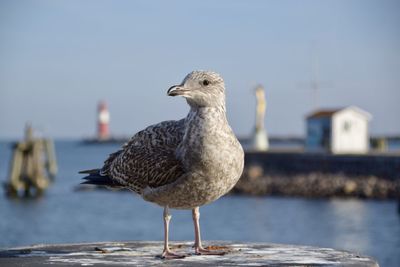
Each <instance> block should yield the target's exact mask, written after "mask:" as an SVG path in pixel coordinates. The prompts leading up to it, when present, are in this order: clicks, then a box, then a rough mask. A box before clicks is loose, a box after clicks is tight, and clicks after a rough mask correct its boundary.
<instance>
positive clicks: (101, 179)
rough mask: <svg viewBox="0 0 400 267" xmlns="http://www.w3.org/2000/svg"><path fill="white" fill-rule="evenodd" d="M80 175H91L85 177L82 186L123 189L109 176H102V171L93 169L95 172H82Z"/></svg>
mask: <svg viewBox="0 0 400 267" xmlns="http://www.w3.org/2000/svg"><path fill="white" fill-rule="evenodd" d="M79 173H84V174H89V175H88V176H85V177H83V178H82V179H83V180H86V181H84V182H82V183H81V184H91V185H97V186H106V187H111V188H121V187H123V186H122V185H121V184H120V183H118V182H117V181H115V180H114V179H111V178H110V177H109V176H108V175H100V169H93V170H85V171H80V172H79Z"/></svg>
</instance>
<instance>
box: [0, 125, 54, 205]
mask: <svg viewBox="0 0 400 267" xmlns="http://www.w3.org/2000/svg"><path fill="white" fill-rule="evenodd" d="M56 173H57V162H56V157H55V153H54V145H53V142H52V140H50V139H39V138H34V137H33V130H32V127H30V126H27V127H26V129H25V140H24V141H22V142H17V143H15V144H14V151H13V157H12V160H11V165H10V174H9V182H8V183H6V184H5V189H6V193H7V195H9V196H11V197H17V196H21V193H23V195H24V196H35V195H40V194H41V193H42V192H43V191H44V190H46V188H47V187H48V186H49V184H50V182H51V181H53V180H54V177H55V175H56Z"/></svg>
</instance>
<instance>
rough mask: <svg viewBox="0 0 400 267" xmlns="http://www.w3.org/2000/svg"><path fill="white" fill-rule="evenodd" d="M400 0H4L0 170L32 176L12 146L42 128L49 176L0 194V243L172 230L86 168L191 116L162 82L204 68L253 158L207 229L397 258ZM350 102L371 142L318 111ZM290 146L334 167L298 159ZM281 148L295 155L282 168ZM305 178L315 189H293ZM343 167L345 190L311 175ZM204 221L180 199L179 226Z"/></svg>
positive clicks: (208, 233)
mask: <svg viewBox="0 0 400 267" xmlns="http://www.w3.org/2000/svg"><path fill="white" fill-rule="evenodd" d="M399 14H400V2H399V1H397V0H383V1H382V0H381V1H378V0H350V1H347V0H336V1H330V0H328V1H317V0H314V1H312V0H309V1H306V0H302V1H289V0H287V1H286V0H284V1H50V0H49V1H44V0H38V1H24V0H22V1H12V0H2V1H0V40H1V41H0V180H1V181H2V182H4V183H6V182H8V183H9V184H8V185H10V184H13V180H12V179H19V178H20V177H19V176H18V171H17V172H16V173H17V174H15V173H13V170H15V169H16V168H14V169H13V166H17V165H15V164H17V163H15V162H16V161H15V159H16V156H15V155H16V153H17V152H16V151H20V152H18V153H20V154H21V155H26V154H27V153H28V154H29V153H30V152H27V151H30V150H29V149H28V148H27V147H34V145H32V144H33V143H34V141H32V140H46V141H44V142H42V143H40V145H39V148H40V149H39V148H38V149H39V150H43V151H44V155H45V156H44V158H45V159H46V160H44V165H43V168H42V169H41V171H43V173H47V176H51V177H50V178H49V177H47V178H48V180H49V181H50V182H46V183H45V184H46V185H45V186H43V188H39V187H40V186H39V187H38V188H39V189H41V190H42V189H43V192H42V194H40V195H41V196H40V197H32V196H30V197H21V196H20V195H19V194H16V195H14V196H13V197H10V196H9V195H7V194H3V197H2V199H1V201H0V212H1V214H2V216H1V217H2V219H1V220H0V236H1V238H0V246H1V247H11V246H20V245H28V244H33V243H65V242H84V241H105V240H162V238H163V231H162V212H161V209H160V208H158V207H156V206H154V205H152V204H150V203H147V202H144V201H143V200H141V199H140V198H139V197H137V196H132V194H130V193H128V192H119V193H116V192H110V191H104V190H90V191H87V190H81V188H79V187H77V185H78V184H79V183H80V179H81V176H80V175H78V174H77V172H78V171H80V170H82V169H90V168H95V167H99V166H100V165H101V164H102V162H103V161H104V159H105V158H106V157H107V155H108V154H109V153H111V152H113V151H115V150H117V149H118V148H119V147H120V146H121V144H122V143H123V142H124V141H126V139H127V138H128V137H130V136H132V135H133V134H134V133H135V132H137V131H138V130H141V129H143V128H144V127H146V126H148V125H150V124H153V123H157V122H160V121H163V120H169V119H179V118H182V117H184V116H186V114H187V112H188V106H187V105H186V103H185V101H184V100H183V99H177V98H170V97H168V96H167V95H166V91H167V89H168V88H169V87H170V86H171V85H174V84H178V83H180V82H181V81H182V79H183V78H184V77H185V75H186V74H187V73H189V72H190V71H192V70H197V69H205V70H214V71H216V72H218V73H220V74H221V75H222V76H223V77H224V80H225V84H226V88H227V91H226V92H227V115H228V119H229V122H230V124H231V126H232V128H233V130H234V131H235V133H236V134H237V136H238V137H239V138H240V140H241V142H242V144H243V145H244V146H245V148H246V151H248V152H247V154H246V156H247V158H248V159H252V160H251V162H250V161H249V160H248V161H247V162H246V164H247V165H246V166H247V168H246V170H245V174H244V178H243V181H241V184H240V185H239V186H238V187H237V188H236V189H235V192H234V193H232V194H230V195H228V196H226V197H223V198H222V199H220V200H219V201H217V202H215V203H213V204H210V205H208V206H206V207H204V208H202V221H201V223H202V232H203V235H204V239H208V240H218V239H221V240H240V241H262V242H276V243H291V244H303V245H314V246H323V247H333V248H337V249H348V250H352V251H356V252H360V253H363V254H368V255H370V256H373V257H375V258H376V259H377V260H378V262H379V263H380V265H381V266H399V265H400V253H399V252H400V216H399V211H398V209H399V207H398V199H399V197H400V193H399V191H400V189H399V188H400V185H399V180H400V176H399V173H400V171H399V170H400V121H399V114H400V105H399V100H400V87H399V86H400V53H399V52H400V27H399V25H400V16H399ZM255 88H261V89H262V91H263V94H261V95H260V94H257V97H255V90H254V89H255ZM342 111H344V113H346V112H347V111H349V113H352V115H349V116H350V117H351V116H353V115H354V114H356V113H357V114H361V115H362V116H361V117H363V118H364V119H362V120H363V121H367V122H366V123H367V127H366V129H364V130H362V131H361V132H358V133H357V134H359V135H357V134H356V137H354V138H356V139H357V138H358V137H357V136H362V137H361V138H364V139H365V140H366V142H367V145H366V148H365V149H361V150H355V151H351V149H350V150H346V151H344V152H342V153H340V152H339V153H336V150H335V149H334V148H333V147H334V145H330V142H331V141H332V140H331V139H333V137H332V136H333V135H332V134H331V132H334V130H332V129H333V126H332V127H331V128H332V129H331V128H329V127H328V128H329V129H328V128H324V127H325V126H323V125H324V122H319V119H320V118H322V120H324V121H325V119H326V120H327V121H329V122H332V121H334V118H335V114H338V113H340V112H342ZM255 114H256V115H255ZM340 114H343V112H342V113H340ZM357 114H356V115H354V117H357V116H359V115H357ZM264 116H265V117H264ZM351 118H352V117H351ZM315 119H316V120H315ZM322 120H321V121H322ZM260 121H261V122H262V123H260ZM350 121H351V120H350ZM353 121H355V119H354V120H353ZM27 123H28V124H30V125H31V126H32V128H33V135H34V136H35V138H37V139H31V137H29V138H28V137H26V135H24V128H25V126H26V125H27ZM319 124H321V125H322V126H321V127H322V128H321V131H320V134H318V133H319V130H318V129H319V128H318V125H319ZM313 125H317V126H315V127H317V130H315V128H313V127H314V126H313ZM332 125H333V124H332ZM346 125H348V124H346ZM345 128H346V129H347V128H348V126H345ZM315 131H316V132H317V134H315ZM23 138H26V139H25V141H23V140H24V139H23ZM41 138H45V139H41ZM318 138H320V139H321V140H320V139H318ZM260 140H261V141H260ZM265 140H267V141H265ZM313 140H317V141H315V142H314V141H313ZM349 140H351V139H349ZM17 141H20V143H19V145H18V144H15V142H17ZM24 142H25V143H24ZM29 142H32V143H29ZM332 142H333V141H332ZM350 143H351V142H350ZM26 144H30V145H26ZM313 144H314V145H315V144H320V145H321V146H320V147H316V146H313ZM27 149H28V150H27ZM33 150H34V149H33ZM33 150H32V151H33ZM54 151H55V152H54ZM35 153H36V152H35ZM35 153H33V152H32V155H34V154H35ZM54 153H55V154H54ZM315 153H317V155H320V156H317V157H314V156H312V155H315ZM282 155H283V156H282ZM293 155H295V157H297V158H298V159H299V161H301V162H311V163H312V164H305V163H304V164H305V165H307V166H314V165H321V164H319V163H321V162H320V161H321V160H324V162H325V163H326V164H325V165H324V166H327V164H328V165H329V166H333V167H332V168H330V167H329V168H328V169H324V170H321V169H318V167H315V168H316V169H313V170H310V169H307V170H305V169H304V168H303V167H304V166H300V167H299V166H297V167H296V168H298V169H296V170H297V171H298V173H292V172H289V170H288V169H291V166H290V165H288V164H287V162H288V161H290V159H289V156H293ZM278 156H279V161H278V159H277V157H278ZM21 157H23V156H21ZM33 157H34V156H33ZM282 158H283V159H282ZM285 158H287V159H286V160H285ZM321 158H323V159H321ZM302 160H303V161H302ZM282 161H283V162H282ZM349 161H351V162H356V163H354V164H355V165H351V166H350V167H349V165H348V162H349ZM21 162H25V161H23V160H22V161H21ZM343 162H347V163H346V164H347V165H345V167H343V166H344V165H342V164H344V163H343ZM359 162H364V163H359ZM253 163H254V164H253ZM272 163H274V164H273V165H274V166H275V165H279V166H283V167H282V168H281V169H275V170H274V172H273V174H274V175H272V174H270V173H268V170H269V169H268V167H270V165H271V164H272ZM275 163H276V164H275ZM314 163H315V164H314ZM13 164H14V165H13ZM21 164H22V165H21V166H23V167H21V168H24V166H25V165H26V164H25V165H24V164H23V163H21ZM313 164H314V165H313ZM357 164H358V165H357ZM360 164H361V165H360ZM374 164H375V165H374ZM379 164H380V165H379ZM382 164H383V165H382ZM28 165H29V164H28ZM18 166H19V165H18ZM354 166H355V167H354ZM366 166H375V167H373V168H372V167H371V168H370V167H366ZM271 168H272V167H271ZM275 168H278V167H275ZM17 169H18V168H17ZM28 169H29V168H28ZM57 169H58V172H57V171H56V170H57ZM360 169H362V171H360ZM56 172H57V175H55V173H56ZM13 175H14V176H13ZM45 176H46V175H45ZM53 176H54V177H53ZM12 177H14V178H12ZM25 178H26V177H25ZM25 178H24V179H25ZM47 178H46V177H44V178H43V179H45V180H46V179H47ZM301 179H303V180H304V181H306V182H305V183H304V184H302V185H303V187H304V188H306V189H305V191H304V192H293V191H290V192H288V190H286V189H287V188H288V186H287V185H288V184H289V187H290V186H294V187H297V186H295V185H293V184H290V182H288V183H287V181H289V180H290V181H297V182H298V181H299V180H301ZM332 179H334V181H339V182H337V183H336V184H341V183H342V184H343V186H342V187H340V188H339V189H337V190H336V189H335V190H334V192H331V191H329V190H328V191H329V192H327V191H326V190H325V189H324V188H326V186H325V187H324V186H320V187H318V186H317V188H316V187H309V186H308V185H315V184H316V183H317V184H324V183H325V184H326V183H328V186H329V185H330V184H329V181H332ZM22 180H23V179H22ZM303 180H302V181H303ZM46 181H47V180H46ZM265 181H267V182H265ZM282 181H284V182H282ZM260 183H261V184H262V185H263V186H264V188H265V190H264V191H262V192H254V190H253V189H252V185H257V187H259V186H258V185H259V184H260ZM38 184H40V183H38ZM42 184H43V183H42ZM4 188H5V190H4V192H7V185H5V187H4ZM271 188H273V189H271ZM307 188H308V189H307ZM321 188H322V189H321ZM36 189H37V188H36ZM324 190H325V191H324ZM368 190H369V191H368ZM250 207H251V208H250ZM158 219H159V220H158ZM192 231H193V230H192V223H191V217H190V213H188V212H182V211H176V212H175V211H174V212H173V219H172V225H171V239H172V240H190V239H192V238H193V233H192Z"/></svg>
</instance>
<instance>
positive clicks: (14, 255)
mask: <svg viewBox="0 0 400 267" xmlns="http://www.w3.org/2000/svg"><path fill="white" fill-rule="evenodd" d="M210 244H212V245H217V246H220V248H223V249H224V250H225V251H227V253H226V254H225V255H224V256H197V255H193V249H192V245H193V243H192V242H172V245H171V247H172V248H173V249H174V250H175V251H176V252H179V253H187V254H188V256H187V257H186V258H184V259H177V260H162V259H160V258H158V257H157V255H159V254H160V253H161V251H162V246H163V245H162V242H149V241H139V242H136V241H135V242H121V243H118V242H106V243H87V244H65V245H35V246H30V247H21V248H13V249H6V250H0V266H32V267H35V266H44V265H51V266H93V265H96V266H97V265H99V266H106V265H109V266H127V265H130V266H156V265H160V264H162V265H163V266H379V265H378V263H377V262H376V261H375V260H374V259H372V258H370V257H367V256H361V255H359V254H357V253H351V252H346V251H338V250H334V249H330V248H317V247H308V246H293V245H281V244H268V243H232V242H226V241H213V242H206V244H205V245H206V246H207V245H210Z"/></svg>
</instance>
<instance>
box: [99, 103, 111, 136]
mask: <svg viewBox="0 0 400 267" xmlns="http://www.w3.org/2000/svg"><path fill="white" fill-rule="evenodd" d="M109 123H110V113H109V112H108V108H107V104H106V102H104V101H101V102H99V105H98V109H97V137H98V139H99V140H107V139H109V138H110V128H109Z"/></svg>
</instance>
